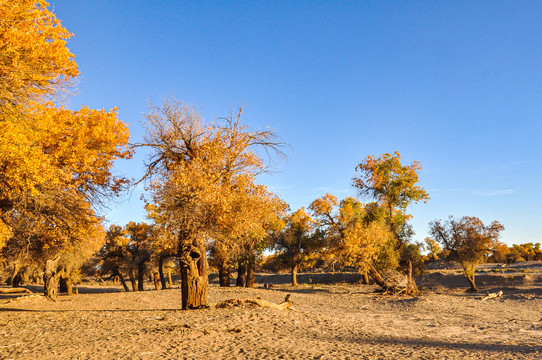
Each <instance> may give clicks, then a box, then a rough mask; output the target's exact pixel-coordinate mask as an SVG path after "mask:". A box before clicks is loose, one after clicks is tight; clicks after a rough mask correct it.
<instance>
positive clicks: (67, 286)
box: [59, 275, 73, 295]
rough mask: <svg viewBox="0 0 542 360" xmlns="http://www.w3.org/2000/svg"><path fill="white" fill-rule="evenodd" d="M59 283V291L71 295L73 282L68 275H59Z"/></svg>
mask: <svg viewBox="0 0 542 360" xmlns="http://www.w3.org/2000/svg"><path fill="white" fill-rule="evenodd" d="M59 285H60V292H61V293H65V294H67V295H73V283H72V281H71V280H70V278H69V277H68V276H65V275H63V276H61V277H60V283H59Z"/></svg>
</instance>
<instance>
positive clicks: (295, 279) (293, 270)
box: [292, 263, 297, 286]
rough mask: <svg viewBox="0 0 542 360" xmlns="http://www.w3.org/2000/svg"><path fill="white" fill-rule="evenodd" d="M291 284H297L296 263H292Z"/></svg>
mask: <svg viewBox="0 0 542 360" xmlns="http://www.w3.org/2000/svg"><path fill="white" fill-rule="evenodd" d="M292 286H297V263H294V264H293V265H292Z"/></svg>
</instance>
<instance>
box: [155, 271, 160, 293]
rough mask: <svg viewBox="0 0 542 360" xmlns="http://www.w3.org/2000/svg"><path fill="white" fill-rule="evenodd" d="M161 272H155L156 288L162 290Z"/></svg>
mask: <svg viewBox="0 0 542 360" xmlns="http://www.w3.org/2000/svg"><path fill="white" fill-rule="evenodd" d="M160 280H161V279H160V274H158V273H157V272H155V273H154V289H155V290H160Z"/></svg>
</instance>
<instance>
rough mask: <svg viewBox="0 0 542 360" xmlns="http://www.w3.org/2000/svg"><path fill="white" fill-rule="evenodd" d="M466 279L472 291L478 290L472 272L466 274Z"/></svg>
mask: <svg viewBox="0 0 542 360" xmlns="http://www.w3.org/2000/svg"><path fill="white" fill-rule="evenodd" d="M467 280H468V281H469V284H470V290H471V291H474V292H478V288H477V287H476V284H475V282H474V274H472V275H467Z"/></svg>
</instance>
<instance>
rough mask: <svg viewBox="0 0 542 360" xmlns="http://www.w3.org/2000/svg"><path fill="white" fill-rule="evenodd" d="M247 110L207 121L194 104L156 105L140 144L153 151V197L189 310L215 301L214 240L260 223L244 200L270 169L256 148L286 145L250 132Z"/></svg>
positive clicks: (149, 168)
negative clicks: (211, 297) (210, 257)
mask: <svg viewBox="0 0 542 360" xmlns="http://www.w3.org/2000/svg"><path fill="white" fill-rule="evenodd" d="M240 115H241V111H239V113H238V114H237V116H233V115H232V116H229V117H228V118H224V119H219V121H218V122H216V123H211V124H208V125H207V124H205V123H204V122H203V119H202V118H201V116H200V115H199V113H197V112H196V111H195V110H194V109H193V108H192V107H189V106H184V105H183V104H182V103H180V102H177V101H165V102H164V104H163V105H162V106H152V107H151V111H150V113H149V114H148V116H147V120H148V125H149V126H148V132H147V135H146V142H145V143H142V144H139V145H138V146H147V147H150V148H151V150H152V152H153V154H152V157H151V159H150V161H149V164H148V166H147V175H148V176H152V181H151V182H150V184H149V190H150V191H151V194H152V199H149V201H150V202H151V203H153V204H154V205H155V207H156V208H155V209H156V212H157V213H158V214H160V217H161V219H163V221H165V222H166V223H167V224H168V226H169V227H171V228H172V229H174V232H175V236H176V239H177V249H178V250H177V251H178V256H179V259H180V262H181V281H182V285H181V289H182V307H183V309H189V308H200V307H205V306H207V287H208V262H207V254H206V252H207V251H206V243H207V242H208V241H210V240H212V239H221V238H230V239H235V238H238V237H240V236H243V235H244V234H246V232H247V229H251V228H252V226H253V225H254V224H253V223H252V220H251V219H252V217H251V214H250V213H249V212H248V211H246V210H244V209H245V205H244V203H245V201H244V200H242V199H245V198H247V197H248V198H250V197H251V193H252V192H253V191H254V189H255V185H254V184H255V183H254V181H255V176H256V175H257V174H258V173H260V172H262V171H265V170H266V166H265V164H264V163H263V161H262V159H261V157H260V156H259V155H258V153H257V152H256V151H257V149H259V148H260V149H265V150H267V151H275V150H276V151H279V148H280V145H281V144H280V143H279V142H278V141H277V140H276V136H275V134H274V132H272V131H269V130H265V131H249V129H248V127H247V126H246V125H243V124H242V123H241V121H240ZM279 152H280V151H279Z"/></svg>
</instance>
